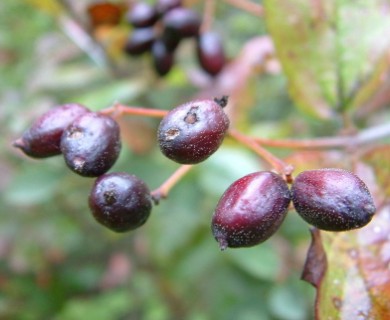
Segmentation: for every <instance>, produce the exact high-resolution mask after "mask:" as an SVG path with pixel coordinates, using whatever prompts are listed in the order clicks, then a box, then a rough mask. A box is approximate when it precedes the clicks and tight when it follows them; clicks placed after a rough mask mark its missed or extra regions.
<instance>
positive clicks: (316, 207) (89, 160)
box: [14, 97, 376, 250]
mask: <svg viewBox="0 0 390 320" xmlns="http://www.w3.org/2000/svg"><path fill="white" fill-rule="evenodd" d="M226 104H227V98H226V97H223V98H222V99H214V100H193V101H190V102H187V103H184V104H182V105H179V106H177V107H175V108H173V109H172V110H170V111H169V112H167V113H166V114H165V116H164V117H163V119H162V121H161V122H160V125H159V128H158V133H157V140H158V142H159V146H160V150H161V152H162V153H163V154H164V155H165V156H166V157H168V158H169V159H171V160H173V161H175V162H177V163H181V164H197V163H199V162H202V161H204V160H206V159H207V158H208V157H210V156H211V155H212V154H213V153H214V152H216V151H217V149H218V148H219V147H220V145H221V144H222V142H223V139H224V137H225V135H226V133H227V131H228V128H229V119H228V117H227V115H226V114H225V112H224V110H223V107H224V106H225V105H226ZM14 146H15V147H17V148H19V149H21V150H22V151H23V152H24V153H25V154H26V155H28V156H31V157H35V158H45V157H50V156H54V155H59V154H62V155H63V156H64V159H65V163H66V165H67V166H68V167H69V168H70V169H71V170H72V171H74V172H75V173H77V174H79V175H81V176H84V177H97V179H96V181H95V183H94V185H93V187H92V190H91V192H90V196H89V207H90V209H91V212H92V214H93V216H94V217H95V219H96V220H97V221H98V222H99V223H101V224H102V225H104V226H106V227H107V228H109V229H111V230H113V231H116V232H125V231H129V230H133V229H136V228H138V227H140V226H142V225H143V224H144V223H145V222H146V221H147V219H148V218H149V216H150V213H151V210H152V205H153V202H154V203H157V202H158V200H159V198H158V195H157V196H156V195H154V194H153V192H151V191H150V190H149V188H148V186H147V185H146V184H145V182H143V181H142V180H140V179H139V178H137V177H136V176H134V175H131V174H128V173H125V172H111V173H107V171H109V170H110V169H111V167H112V166H113V165H114V163H115V161H116V159H117V158H118V156H119V153H120V150H121V141H120V132H119V126H118V124H117V122H116V121H115V120H114V119H113V118H111V117H110V116H109V115H107V114H106V113H105V112H92V111H90V110H89V109H88V108H86V107H84V106H82V105H79V104H65V105H60V106H57V107H55V108H53V109H51V110H49V111H48V112H46V113H45V114H43V115H42V116H41V117H39V118H38V119H37V120H36V121H35V122H34V123H33V124H32V126H31V127H30V128H29V129H28V130H27V131H26V132H25V133H24V134H23V136H22V137H21V138H19V139H17V140H16V141H15V142H14ZM286 180H287V181H288V182H287V181H286ZM288 183H292V185H291V188H290V187H289V186H288ZM291 203H292V204H293V206H294V208H295V210H296V211H297V213H298V214H299V215H300V216H301V217H302V218H303V219H304V220H305V221H306V222H308V223H309V224H311V225H313V226H315V227H317V228H319V229H322V230H328V231H347V230H352V229H356V228H361V227H363V226H365V225H366V224H368V223H369V222H370V221H371V219H372V217H373V215H374V213H375V210H376V209H375V205H374V201H373V198H372V197H371V194H370V192H369V190H368V189H367V187H366V185H365V184H364V182H363V181H362V180H361V179H359V178H358V177H357V176H356V175H355V174H353V173H351V172H349V171H345V170H341V169H318V170H308V171H303V172H301V173H300V174H298V175H297V176H296V178H295V179H294V180H292V181H290V180H289V179H285V178H284V177H283V176H282V175H280V174H277V173H274V172H271V171H260V172H255V173H251V174H248V175H246V176H244V177H242V178H240V179H238V180H237V181H235V182H234V183H233V184H232V185H231V186H230V187H229V188H228V189H227V190H226V191H225V193H224V194H223V195H222V197H221V199H220V200H219V202H218V204H217V206H216V209H215V211H214V214H213V217H212V222H211V229H212V233H213V235H214V238H215V239H216V240H217V242H218V243H219V246H220V248H221V249H222V250H223V249H226V248H227V247H231V248H236V247H250V246H254V245H257V244H259V243H261V242H263V241H265V240H267V239H268V238H270V237H271V236H272V235H273V234H274V233H275V232H276V231H277V230H278V229H279V227H280V226H281V224H282V222H283V220H284V218H285V217H286V214H287V212H288V209H289V207H290V204H291Z"/></svg>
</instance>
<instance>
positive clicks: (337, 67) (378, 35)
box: [264, 0, 390, 119]
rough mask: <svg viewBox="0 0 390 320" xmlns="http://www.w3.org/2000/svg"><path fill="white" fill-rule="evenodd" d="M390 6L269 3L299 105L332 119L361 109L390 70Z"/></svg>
mask: <svg viewBox="0 0 390 320" xmlns="http://www.w3.org/2000/svg"><path fill="white" fill-rule="evenodd" d="M389 4H390V2H389V1H388V0H385V1H384V0H359V1H356V0H318V1H310V0H265V1H264V6H265V9H266V23H267V26H268V30H269V32H270V34H271V36H272V38H273V40H274V43H275V46H276V50H277V53H278V56H279V58H280V61H281V63H282V66H283V68H284V71H285V73H286V75H287V78H288V80H289V89H290V94H291V96H292V98H293V99H294V101H295V103H296V105H297V106H298V107H299V108H300V109H301V110H302V111H304V112H305V113H306V114H308V115H311V116H314V117H318V118H328V119H329V118H331V116H332V114H334V112H335V111H336V112H343V111H345V110H348V109H351V108H353V107H359V106H361V105H362V104H363V103H364V102H365V101H367V99H368V98H370V97H371V96H372V95H373V94H374V93H375V92H376V91H377V90H378V89H379V88H378V87H379V86H380V85H381V82H382V79H383V75H384V74H385V73H386V71H387V70H388V69H389V64H390V62H389V59H388V58H387V55H388V51H389V49H390V37H389V36H388V34H389V32H390V12H389V10H386V6H388V5H389Z"/></svg>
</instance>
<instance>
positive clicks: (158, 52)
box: [151, 40, 174, 76]
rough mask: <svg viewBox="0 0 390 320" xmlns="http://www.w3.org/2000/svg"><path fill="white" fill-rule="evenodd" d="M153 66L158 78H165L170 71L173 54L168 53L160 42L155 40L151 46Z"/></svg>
mask: <svg viewBox="0 0 390 320" xmlns="http://www.w3.org/2000/svg"><path fill="white" fill-rule="evenodd" d="M151 52H152V59H153V66H154V69H155V70H156V72H157V73H158V74H159V75H160V76H165V75H166V74H168V72H169V71H170V70H171V69H172V66H173V64H174V54H173V52H171V51H169V50H168V48H167V46H166V45H165V43H164V42H163V41H162V40H156V41H155V42H154V43H153V45H152V49H151Z"/></svg>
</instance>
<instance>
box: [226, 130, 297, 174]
mask: <svg viewBox="0 0 390 320" xmlns="http://www.w3.org/2000/svg"><path fill="white" fill-rule="evenodd" d="M229 134H230V136H231V137H232V138H233V139H235V140H236V141H238V142H240V143H242V144H243V145H245V146H247V147H248V148H250V149H251V150H253V151H254V152H256V153H257V154H258V155H259V156H260V157H261V158H263V159H264V160H265V161H267V162H268V163H269V164H270V165H271V166H272V167H273V168H274V169H275V170H276V171H277V172H279V173H281V174H284V175H285V176H286V179H287V181H290V180H291V173H292V171H293V167H292V166H291V165H289V164H287V163H285V162H284V161H283V160H281V159H279V158H278V157H276V156H275V155H273V154H272V153H271V152H269V151H268V150H266V149H264V148H263V147H262V146H260V145H259V144H258V143H257V142H256V141H255V139H253V138H250V137H248V136H246V135H244V134H242V133H241V132H239V131H237V130H236V129H230V130H229Z"/></svg>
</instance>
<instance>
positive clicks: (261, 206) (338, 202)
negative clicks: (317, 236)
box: [212, 169, 376, 250]
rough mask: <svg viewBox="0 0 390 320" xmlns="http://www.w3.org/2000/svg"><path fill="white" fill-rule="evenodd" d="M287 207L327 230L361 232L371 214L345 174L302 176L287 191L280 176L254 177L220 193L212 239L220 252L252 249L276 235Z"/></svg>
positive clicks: (361, 191)
mask: <svg viewBox="0 0 390 320" xmlns="http://www.w3.org/2000/svg"><path fill="white" fill-rule="evenodd" d="M290 202H292V203H293V205H294V208H295V210H296V212H297V213H298V214H299V215H300V216H301V217H302V218H303V219H304V220H305V221H306V222H308V223H309V224H311V225H312V226H314V227H317V228H318V229H321V230H327V231H348V230H352V229H357V228H361V227H363V226H365V225H366V224H368V223H369V222H370V221H371V219H372V217H373V215H374V213H375V210H376V209H375V205H374V201H373V199H372V197H371V194H370V192H369V190H368V189H367V187H366V185H365V184H364V182H363V181H362V180H361V179H359V178H358V177H357V176H356V175H355V174H353V173H352V172H349V171H346V170H341V169H318V170H308V171H303V172H301V173H300V174H299V175H298V176H297V177H296V178H295V180H294V181H293V183H292V186H291V190H289V188H288V185H287V183H286V181H285V180H284V179H283V178H282V177H281V176H280V175H278V174H276V173H273V172H269V171H261V172H255V173H252V174H249V175H247V176H245V177H242V178H240V179H238V180H237V181H235V182H234V183H233V184H232V185H231V186H230V187H229V188H228V189H227V190H226V192H225V193H224V194H223V196H222V198H221V199H220V201H219V203H218V205H217V207H216V209H215V212H214V215H213V219H212V232H213V235H214V238H215V239H216V240H217V241H218V243H219V246H220V248H221V249H222V250H224V249H226V248H227V247H232V248H235V247H251V246H254V245H257V244H259V243H261V242H263V241H265V240H267V239H268V238H269V237H270V236H272V235H273V234H274V233H275V232H276V231H277V230H278V228H279V227H280V226H281V224H282V222H283V220H284V218H285V216H286V214H287V211H288V208H289V205H290Z"/></svg>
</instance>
